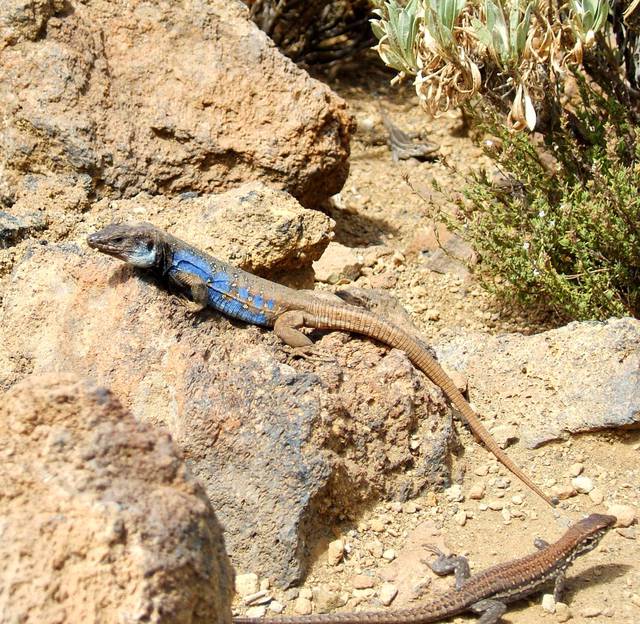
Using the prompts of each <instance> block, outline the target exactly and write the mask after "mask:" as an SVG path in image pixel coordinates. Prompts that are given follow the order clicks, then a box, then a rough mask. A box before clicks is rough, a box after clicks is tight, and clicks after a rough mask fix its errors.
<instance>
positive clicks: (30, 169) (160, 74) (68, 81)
mask: <svg viewBox="0 0 640 624" xmlns="http://www.w3.org/2000/svg"><path fill="white" fill-rule="evenodd" d="M0 13H2V15H0V20H1V21H0V115H1V116H2V118H3V120H4V122H3V125H2V129H1V130H0V165H2V166H3V167H4V169H5V184H4V186H3V187H2V188H0V193H1V194H2V195H4V197H5V201H7V202H10V201H12V198H15V196H16V189H17V188H18V186H19V182H20V180H21V179H22V177H23V176H24V175H25V174H35V175H40V174H43V173H52V172H55V173H57V174H72V175H75V176H82V175H85V174H88V175H89V176H90V179H91V180H90V182H91V186H92V191H93V192H94V193H95V194H96V195H98V196H110V197H121V196H124V197H131V196H133V195H135V194H137V193H139V192H140V191H146V192H149V193H151V194H165V195H169V194H179V193H181V192H184V191H191V192H200V193H203V192H205V193H206V192H212V191H219V190H225V189H229V188H233V187H235V186H237V185H239V184H241V183H242V182H245V181H247V180H254V179H258V180H262V181H264V182H265V183H267V184H269V185H272V186H273V187H275V188H279V189H285V190H288V191H289V192H290V193H291V194H292V195H294V196H295V197H296V198H298V199H299V200H300V201H301V202H302V203H303V204H304V205H307V206H312V205H317V204H318V203H319V202H321V201H322V200H324V199H326V198H327V197H329V196H330V195H332V194H334V193H336V192H337V191H339V190H340V188H341V187H342V184H343V183H344V180H345V179H346V176H347V173H348V162H347V158H348V155H349V136H350V134H351V132H352V131H353V120H352V118H351V116H350V115H349V114H348V113H347V112H346V107H345V104H344V102H343V101H342V100H341V99H340V98H338V97H337V96H336V95H334V94H333V93H332V92H331V90H330V89H329V88H328V87H327V86H325V85H323V84H321V83H319V82H318V81H315V80H313V79H312V78H310V77H309V76H308V74H306V73H305V72H304V71H302V70H300V69H298V68H297V67H296V66H295V65H294V64H293V63H292V62H291V61H289V60H287V59H285V58H284V57H283V56H282V55H281V54H280V53H279V52H278V51H277V50H276V49H275V47H274V46H273V44H272V43H271V42H270V41H269V39H268V38H267V37H266V35H265V34H264V33H262V32H261V31H260V30H258V28H257V27H256V26H255V25H254V24H253V23H252V22H250V21H249V19H248V17H247V11H246V9H244V8H243V7H242V5H241V4H240V3H239V2H232V3H230V2H225V1H224V0H209V1H208V2H204V1H202V0H198V1H196V2H191V3H189V4H188V6H187V5H183V4H182V3H177V2H164V3H160V2H145V1H143V0H126V1H125V0H68V1H67V2H62V1H58V0H49V1H45V0H39V1H38V0H33V1H22V2H17V1H16V0H9V7H8V8H7V10H5V8H4V5H3V10H2V12H0Z"/></svg>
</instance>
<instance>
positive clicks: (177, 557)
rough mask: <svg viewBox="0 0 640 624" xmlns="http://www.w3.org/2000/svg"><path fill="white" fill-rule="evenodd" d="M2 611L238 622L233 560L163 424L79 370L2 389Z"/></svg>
mask: <svg viewBox="0 0 640 624" xmlns="http://www.w3.org/2000/svg"><path fill="white" fill-rule="evenodd" d="M0 457H1V458H2V470H1V471H0V515H1V516H2V540H1V541H0V568H2V574H1V575H0V590H1V592H2V609H1V610H0V622H3V623H4V622H6V623H7V624H8V623H9V622H65V623H69V624H76V623H77V624H80V623H82V624H89V623H91V622H100V623H102V624H111V623H113V624H120V623H122V622H134V621H136V622H139V621H144V622H155V623H161V622H166V623H167V624H169V623H172V624H174V623H179V624H195V623H197V622H201V623H202V624H205V623H206V624H210V623H211V622H219V623H220V624H230V623H231V609H230V600H231V594H232V591H233V571H232V569H231V567H230V565H229V560H228V559H227V555H226V553H225V549H224V542H223V538H222V529H221V527H220V525H219V524H218V521H217V520H216V517H215V515H214V513H213V510H212V508H211V505H210V503H209V501H208V500H207V498H206V496H205V494H204V492H203V490H202V487H201V486H200V485H199V484H198V483H197V482H196V480H195V479H194V477H193V476H192V475H191V474H190V472H189V471H188V470H187V469H186V467H185V465H184V461H183V460H182V458H181V455H180V453H179V451H178V450H177V448H176V446H175V444H173V443H172V441H171V439H170V437H169V436H168V435H167V434H166V433H163V432H160V431H159V430H157V429H155V428H153V427H151V426H150V425H148V424H143V423H140V422H137V421H135V420H134V419H133V418H132V416H131V414H129V413H128V412H126V411H125V410H124V409H123V408H122V407H121V406H120V404H119V403H118V402H117V401H116V400H115V399H114V398H113V396H112V395H111V394H110V393H109V392H108V391H107V390H105V389H103V388H99V387H96V386H94V385H92V384H90V383H88V382H85V381H82V380H79V379H78V378H77V377H75V376H70V375H62V376H61V375H48V376H45V377H40V378H28V379H26V380H25V381H23V382H22V383H20V384H18V385H16V386H15V387H14V388H12V389H11V390H10V391H8V392H7V393H5V394H4V395H2V396H1V397H0Z"/></svg>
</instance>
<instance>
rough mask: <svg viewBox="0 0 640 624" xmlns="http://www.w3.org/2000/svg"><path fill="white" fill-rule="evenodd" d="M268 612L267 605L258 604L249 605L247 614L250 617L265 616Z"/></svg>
mask: <svg viewBox="0 0 640 624" xmlns="http://www.w3.org/2000/svg"><path fill="white" fill-rule="evenodd" d="M266 613H267V607H266V606H265V605H257V606H255V607H249V608H248V609H247V612H246V613H245V616H246V617H249V618H261V617H264V616H265V615H266Z"/></svg>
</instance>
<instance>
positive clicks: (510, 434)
mask: <svg viewBox="0 0 640 624" xmlns="http://www.w3.org/2000/svg"><path fill="white" fill-rule="evenodd" d="M489 432H490V433H491V436H492V437H493V439H494V440H495V441H496V442H497V443H498V446H499V447H500V448H501V449H506V448H507V446H509V445H510V444H511V443H512V442H516V441H517V440H518V429H517V427H514V426H513V425H497V426H495V427H491V429H490V431H489Z"/></svg>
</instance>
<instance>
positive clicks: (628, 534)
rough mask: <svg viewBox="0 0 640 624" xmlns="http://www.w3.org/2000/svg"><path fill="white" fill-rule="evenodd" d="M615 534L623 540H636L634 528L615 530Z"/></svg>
mask: <svg viewBox="0 0 640 624" xmlns="http://www.w3.org/2000/svg"><path fill="white" fill-rule="evenodd" d="M616 533H617V534H618V535H620V536H621V537H624V538H625V539H629V540H634V539H636V537H637V535H636V528H635V527H627V528H625V529H616Z"/></svg>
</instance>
